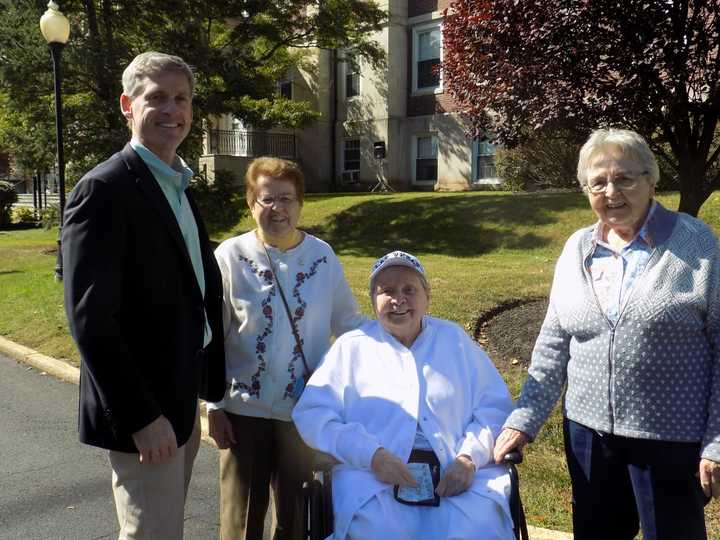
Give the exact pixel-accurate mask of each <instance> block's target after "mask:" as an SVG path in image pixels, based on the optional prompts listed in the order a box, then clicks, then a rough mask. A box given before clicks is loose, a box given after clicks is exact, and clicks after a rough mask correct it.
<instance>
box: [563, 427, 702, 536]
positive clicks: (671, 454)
mask: <svg viewBox="0 0 720 540" xmlns="http://www.w3.org/2000/svg"><path fill="white" fill-rule="evenodd" d="M564 432H565V455H566V457H567V462H568V469H569V471H570V479H571V480H572V491H573V530H574V535H575V539H576V540H595V539H597V540H608V539H612V540H632V539H634V538H635V536H636V535H637V533H638V531H639V525H640V524H642V531H643V537H644V539H645V540H705V539H706V538H707V535H706V532H705V516H704V510H703V508H704V506H705V504H706V502H707V500H706V499H705V495H704V494H703V492H702V488H701V487H700V480H699V479H698V478H697V476H696V474H697V472H698V466H699V464H700V444H699V443H680V442H665V441H651V440H645V439H632V438H627V437H619V436H615V435H610V434H607V433H599V432H597V431H595V430H593V429H589V428H587V427H585V426H583V425H581V424H578V423H577V422H573V421H572V420H568V419H565V422H564Z"/></svg>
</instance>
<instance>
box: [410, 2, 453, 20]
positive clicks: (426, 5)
mask: <svg viewBox="0 0 720 540" xmlns="http://www.w3.org/2000/svg"><path fill="white" fill-rule="evenodd" d="M450 4H452V0H409V1H408V17H417V16H418V15H424V14H425V13H432V12H433V11H443V10H444V9H446V8H447V7H449V6H450Z"/></svg>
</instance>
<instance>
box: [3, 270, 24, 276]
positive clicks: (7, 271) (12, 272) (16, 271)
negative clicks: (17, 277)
mask: <svg viewBox="0 0 720 540" xmlns="http://www.w3.org/2000/svg"><path fill="white" fill-rule="evenodd" d="M22 273H23V272H21V271H20V270H0V276H6V275H8V274H22Z"/></svg>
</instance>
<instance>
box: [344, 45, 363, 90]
mask: <svg viewBox="0 0 720 540" xmlns="http://www.w3.org/2000/svg"><path fill="white" fill-rule="evenodd" d="M359 95H360V66H359V65H358V63H357V60H356V59H355V58H354V57H353V56H351V55H347V56H346V57H345V97H346V98H351V97H355V96H359Z"/></svg>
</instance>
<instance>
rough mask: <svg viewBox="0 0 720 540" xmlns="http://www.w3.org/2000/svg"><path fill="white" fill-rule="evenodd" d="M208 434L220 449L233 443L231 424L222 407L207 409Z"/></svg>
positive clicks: (233, 436) (233, 435)
mask: <svg viewBox="0 0 720 540" xmlns="http://www.w3.org/2000/svg"><path fill="white" fill-rule="evenodd" d="M208 434H209V435H210V437H212V439H213V440H214V441H215V444H217V447H218V448H220V449H221V450H223V449H225V448H230V446H231V445H233V444H235V434H234V433H233V429H232V424H231V423H230V419H229V418H228V417H227V414H225V411H223V410H222V409H213V410H211V411H208Z"/></svg>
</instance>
